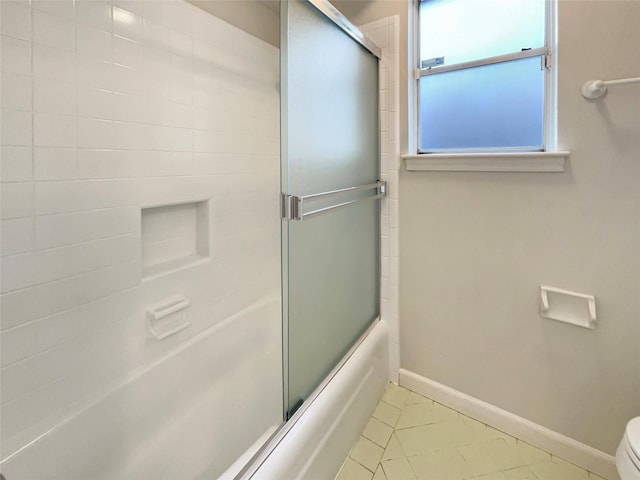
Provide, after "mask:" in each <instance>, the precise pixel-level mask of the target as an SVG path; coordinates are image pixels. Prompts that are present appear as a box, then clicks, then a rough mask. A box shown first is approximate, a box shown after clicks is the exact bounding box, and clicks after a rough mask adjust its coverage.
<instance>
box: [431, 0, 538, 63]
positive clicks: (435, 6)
mask: <svg viewBox="0 0 640 480" xmlns="http://www.w3.org/2000/svg"><path fill="white" fill-rule="evenodd" d="M544 5H545V1H544V0H482V1H479V0H424V1H423V2H422V3H421V4H420V60H428V59H432V58H436V57H444V63H443V64H444V65H454V64H456V63H461V62H467V61H470V60H477V59H480V58H487V57H493V56H496V55H503V54H506V53H514V52H519V51H521V50H522V49H523V48H539V47H543V46H544V17H545V12H544Z"/></svg>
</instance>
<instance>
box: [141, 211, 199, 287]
mask: <svg viewBox="0 0 640 480" xmlns="http://www.w3.org/2000/svg"><path fill="white" fill-rule="evenodd" d="M141 216H142V277H143V279H148V278H150V277H155V276H157V275H161V274H164V273H169V272H172V271H174V270H179V269H182V268H184V267H187V266H189V265H192V264H194V263H199V262H201V261H203V260H205V259H207V258H209V202H208V200H204V201H196V202H188V203H179V204H170V205H160V206H153V207H146V208H143V209H142V215H141Z"/></svg>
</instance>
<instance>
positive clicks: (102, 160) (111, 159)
mask: <svg viewBox="0 0 640 480" xmlns="http://www.w3.org/2000/svg"><path fill="white" fill-rule="evenodd" d="M125 152H126V151H124V150H123V151H113V150H100V149H82V150H79V151H78V176H79V178H83V179H108V178H113V177H117V176H118V164H117V155H118V154H121V153H125Z"/></svg>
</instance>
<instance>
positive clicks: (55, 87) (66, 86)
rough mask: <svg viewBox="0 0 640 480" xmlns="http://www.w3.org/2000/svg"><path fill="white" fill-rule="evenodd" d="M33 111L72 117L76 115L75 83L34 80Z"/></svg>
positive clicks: (43, 79)
mask: <svg viewBox="0 0 640 480" xmlns="http://www.w3.org/2000/svg"><path fill="white" fill-rule="evenodd" d="M33 109H34V111H35V112H41V113H55V114H64V115H74V114H75V113H76V88H75V83H74V82H68V81H58V80H49V79H45V78H35V79H34V85H33Z"/></svg>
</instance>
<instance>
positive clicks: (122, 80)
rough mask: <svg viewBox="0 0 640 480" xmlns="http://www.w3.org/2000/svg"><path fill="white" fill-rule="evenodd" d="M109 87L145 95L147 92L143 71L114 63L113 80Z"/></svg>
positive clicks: (123, 91) (116, 90)
mask: <svg viewBox="0 0 640 480" xmlns="http://www.w3.org/2000/svg"><path fill="white" fill-rule="evenodd" d="M109 88H110V89H112V90H113V91H114V92H120V93H128V94H130V95H141V96H144V95H145V94H146V93H147V89H146V81H145V76H144V74H143V71H142V70H140V69H138V68H133V67H131V66H128V65H120V64H114V65H113V82H112V84H111V85H110V87H109Z"/></svg>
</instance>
